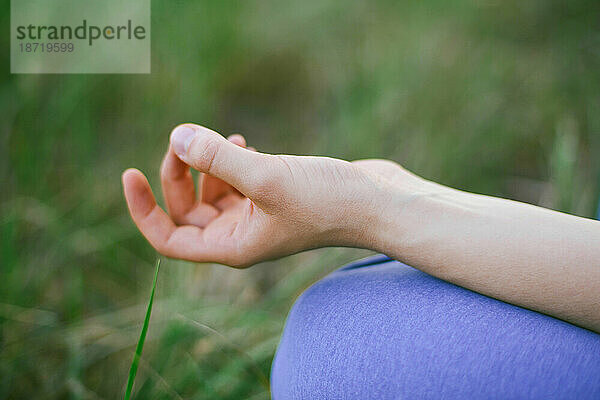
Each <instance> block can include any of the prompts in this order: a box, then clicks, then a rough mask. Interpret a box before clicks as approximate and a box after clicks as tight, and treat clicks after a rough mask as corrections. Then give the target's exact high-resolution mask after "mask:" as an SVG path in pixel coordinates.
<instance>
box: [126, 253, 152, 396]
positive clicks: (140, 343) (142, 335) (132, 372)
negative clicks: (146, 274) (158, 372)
mask: <svg viewBox="0 0 600 400" xmlns="http://www.w3.org/2000/svg"><path fill="white" fill-rule="evenodd" d="M159 269H160V258H159V259H158V260H156V271H154V282H153V283H152V292H151V293H150V301H149V302H148V309H147V310H146V317H145V318H144V326H142V332H141V333H140V339H139V340H138V344H137V346H136V348H135V354H134V355H133V361H131V368H129V378H128V379H127V390H126V391H125V400H129V399H131V391H132V389H133V381H134V380H135V374H136V373H137V370H138V366H139V364H140V357H141V356H142V349H143V348H144V341H145V340H146V333H147V332H148V325H149V324H150V313H151V312H152V303H153V302H154V291H155V290H156V281H157V278H158V270H159Z"/></svg>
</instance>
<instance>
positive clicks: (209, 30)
mask: <svg viewBox="0 0 600 400" xmlns="http://www.w3.org/2000/svg"><path fill="white" fill-rule="evenodd" d="M0 2H1V3H2V5H3V6H4V7H2V8H1V9H0V24H2V26H5V27H8V26H9V25H10V20H9V15H8V10H9V1H8V0H0ZM152 6H153V8H152V74H151V75H147V76H144V75H139V76H137V75H135V76H121V75H10V74H9V65H10V63H9V52H8V46H9V35H8V34H6V35H0V47H1V48H2V49H3V51H2V52H0V58H1V60H0V69H1V70H2V74H1V75H0V111H1V113H2V118H1V119H0V277H1V278H2V279H0V399H4V398H10V399H21V398H23V399H27V398H42V399H97V398H101V399H114V398H121V397H122V396H123V383H124V380H125V377H126V376H127V374H128V371H129V368H130V366H131V354H132V352H133V351H135V348H136V343H137V341H138V338H139V333H140V332H139V324H140V316H141V315H143V314H144V311H145V309H146V306H147V301H148V297H147V295H148V293H147V290H148V288H149V287H150V286H151V285H152V274H151V272H150V271H151V270H152V268H153V265H154V260H155V257H156V253H155V251H154V250H153V249H152V248H151V247H150V246H149V245H148V244H147V242H146V241H145V240H144V238H143V237H142V236H141V235H140V234H139V232H138V231H137V230H136V229H135V226H134V225H133V224H132V222H131V221H130V219H129V216H128V215H127V210H126V206H125V203H124V201H123V197H122V193H121V190H122V189H121V187H120V174H121V172H122V171H123V170H124V169H125V168H127V167H131V166H135V167H139V168H140V169H142V170H143V171H144V172H145V173H146V174H147V175H148V177H149V179H150V183H151V184H152V185H153V188H154V190H155V193H156V194H157V196H158V197H159V202H161V203H162V199H160V189H159V186H158V166H159V163H160V160H161V157H162V154H163V152H164V151H165V149H166V146H167V139H168V134H169V131H170V129H171V128H172V127H173V126H175V125H176V124H178V123H180V122H182V121H194V122H199V123H203V124H206V125H208V126H210V127H212V128H214V129H216V130H219V131H221V132H223V133H224V134H230V133H233V132H241V133H243V134H245V135H246V137H247V138H248V141H249V143H250V144H251V145H253V146H255V147H257V148H258V149H260V150H263V151H267V152H276V153H295V154H324V155H331V156H336V157H341V158H345V159H356V158H366V157H386V158H392V159H395V160H397V161H399V162H401V163H402V164H403V165H405V166H406V167H407V168H409V169H411V170H413V171H415V172H416V173H419V174H422V175H423V176H425V177H427V178H429V179H433V180H436V181H440V182H442V183H445V184H450V185H454V186H457V187H460V188H464V189H467V190H473V191H477V192H484V193H490V194H495V195H501V196H506V197H510V198H514V199H518V200H524V201H529V202H532V203H536V204H542V205H545V206H548V207H552V208H556V209H560V210H564V211H568V212H572V213H576V214H579V215H583V216H592V215H593V213H594V209H595V204H596V201H597V199H598V197H599V196H600V157H599V155H600V112H599V111H598V110H600V74H598V72H597V71H599V70H600V40H599V38H600V30H599V28H598V24H597V16H598V15H600V3H599V2H598V1H592V0H589V1H583V0H575V1H569V2H564V1H558V0H532V1H526V2H523V1H513V0H508V1H502V2H493V1H479V2H475V1H470V0H457V1H453V2H447V1H440V0H425V1H421V2H415V1H388V0H381V1H370V2H347V1H341V0H305V1H302V2H297V1H274V0H266V1H265V0H260V1H259V0H249V1H243V2H238V1H231V0H225V1H219V2H208V1H200V2H199V1H192V0H186V1H177V2H167V1H153V4H152ZM366 254H368V252H365V251H360V250H352V249H322V250H317V251H311V252H307V253H304V254H299V255H295V256H292V257H287V258H285V259H282V260H278V261H273V262H268V263H262V264H259V265H257V266H255V267H253V268H251V269H248V270H243V271H239V270H232V269H227V268H224V267H222V266H218V265H212V264H192V263H186V262H180V261H175V260H167V259H165V260H163V263H162V266H161V281H160V290H159V291H158V292H157V293H156V298H155V300H154V307H153V311H152V329H150V330H149V331H148V333H147V337H146V341H145V346H144V357H143V358H142V359H141V361H140V364H139V370H138V373H137V377H136V383H135V394H136V398H137V399H171V398H186V399H188V398H189V399H249V398H252V399H260V398H268V397H269V392H268V390H267V389H266V388H265V386H264V382H263V380H264V379H263V378H261V377H262V376H265V377H268V376H269V371H270V364H271V360H272V358H273V355H274V352H275V349H276V345H277V342H278V340H279V335H280V333H281V330H282V328H283V324H284V321H285V316H286V314H287V311H288V310H289V307H290V306H291V304H292V302H293V300H294V299H295V298H296V297H297V296H298V294H299V293H301V292H302V290H304V289H305V288H306V287H307V286H308V285H310V284H311V283H312V282H314V281H315V280H317V279H319V277H322V276H324V275H325V274H327V273H328V271H331V270H332V269H334V268H336V267H338V266H340V265H342V264H343V263H345V262H347V261H350V260H352V259H355V258H358V257H361V256H364V255H366ZM179 315H181V316H183V317H180V316H179ZM190 321H196V322H198V323H200V324H202V325H201V326H205V327H210V329H203V328H200V327H199V326H198V325H196V324H195V323H192V322H190ZM243 354H246V355H247V356H244V355H243Z"/></svg>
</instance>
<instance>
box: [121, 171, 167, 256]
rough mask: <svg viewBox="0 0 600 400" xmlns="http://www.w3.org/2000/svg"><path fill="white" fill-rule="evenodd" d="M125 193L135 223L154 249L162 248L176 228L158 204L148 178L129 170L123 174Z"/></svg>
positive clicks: (138, 172)
mask: <svg viewBox="0 0 600 400" xmlns="http://www.w3.org/2000/svg"><path fill="white" fill-rule="evenodd" d="M123 191H124V193H125V200H126V201H127V207H128V208H129V213H130V214H131V218H132V219H133V222H135V224H136V226H137V227H138V229H139V230H140V232H142V234H143V235H144V236H145V237H146V239H148V241H149V242H150V243H151V244H152V246H154V248H156V249H159V248H162V247H163V246H164V244H165V243H166V242H167V241H168V239H169V237H170V236H171V234H172V233H173V231H174V230H175V229H176V226H175V224H174V223H173V221H172V220H171V219H170V218H169V217H168V216H167V214H165V212H164V211H163V210H162V209H161V208H160V207H159V206H158V204H156V200H155V199H154V195H153V194H152V190H151V189H150V185H149V184H148V180H147V179H146V177H145V176H144V175H143V174H142V173H141V172H140V171H138V170H136V169H128V170H127V171H125V172H124V173H123Z"/></svg>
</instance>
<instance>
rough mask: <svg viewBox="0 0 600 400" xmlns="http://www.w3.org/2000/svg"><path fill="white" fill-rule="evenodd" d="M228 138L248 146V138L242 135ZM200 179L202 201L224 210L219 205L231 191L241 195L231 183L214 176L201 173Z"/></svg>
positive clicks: (239, 144) (237, 143)
mask: <svg viewBox="0 0 600 400" xmlns="http://www.w3.org/2000/svg"><path fill="white" fill-rule="evenodd" d="M227 140H229V141H230V142H231V143H233V144H235V145H238V146H240V147H246V139H245V138H244V137H243V136H242V135H238V134H233V135H231V136H229V137H228V138H227ZM198 180H199V185H198V186H199V187H200V188H201V189H200V190H201V193H200V201H202V202H203V203H208V204H212V205H214V206H216V207H217V208H218V209H220V210H222V208H221V207H219V200H220V199H222V198H223V197H225V196H227V195H229V194H231V193H235V194H237V195H238V196H239V195H240V194H239V192H238V191H237V190H236V189H235V188H233V187H231V185H229V184H228V183H227V182H224V181H222V180H221V179H219V178H216V177H214V176H211V175H206V174H201V175H200V176H199V177H198Z"/></svg>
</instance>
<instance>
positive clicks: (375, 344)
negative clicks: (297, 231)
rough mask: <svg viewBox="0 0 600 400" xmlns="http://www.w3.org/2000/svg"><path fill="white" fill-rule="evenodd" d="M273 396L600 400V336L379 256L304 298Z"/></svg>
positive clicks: (282, 349) (290, 327) (280, 354)
mask: <svg viewBox="0 0 600 400" xmlns="http://www.w3.org/2000/svg"><path fill="white" fill-rule="evenodd" d="M565 301H568V299H565ZM271 390H272V395H273V399H274V400H287V399H440V398H443V399H495V398H498V399H575V398H577V399H600V335H598V334H596V333H593V332H591V331H588V330H586V329H582V328H578V327H576V326H574V325H571V324H568V323H566V322H563V321H560V320H558V319H555V318H552V317H549V316H547V315H543V314H539V313H536V312H534V311H530V310H526V309H523V308H519V307H516V306H513V305H510V304H507V303H504V302H501V301H498V300H495V299H492V298H489V297H486V296H483V295H480V294H478V293H474V292H472V291H470V290H467V289H464V288H461V287H458V286H455V285H452V284H450V283H447V282H444V281H442V280H439V279H437V278H434V277H432V276H430V275H427V274H425V273H423V272H420V271H418V270H416V269H414V268H411V267H409V266H406V265H404V264H402V263H400V262H397V261H393V260H390V259H389V258H387V257H384V256H377V257H375V258H371V259H367V260H366V261H365V260H363V261H360V262H358V263H354V264H350V265H349V266H347V267H344V268H342V269H340V270H338V271H336V272H334V273H332V274H331V275H329V276H328V277H326V278H325V279H323V280H321V281H319V282H317V283H316V284H315V285H313V286H312V287H310V288H309V289H308V290H307V291H306V292H304V293H303V294H302V295H301V296H300V297H299V298H298V300H297V301H296V304H295V305H294V307H293V308H292V310H291V312H290V314H289V316H288V320H287V323H286V327H285V330H284V333H283V336H282V338H281V342H280V344H279V348H278V350H277V354H276V356H275V359H274V361H273V367H272V373H271Z"/></svg>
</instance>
